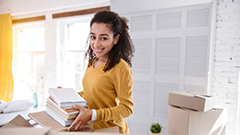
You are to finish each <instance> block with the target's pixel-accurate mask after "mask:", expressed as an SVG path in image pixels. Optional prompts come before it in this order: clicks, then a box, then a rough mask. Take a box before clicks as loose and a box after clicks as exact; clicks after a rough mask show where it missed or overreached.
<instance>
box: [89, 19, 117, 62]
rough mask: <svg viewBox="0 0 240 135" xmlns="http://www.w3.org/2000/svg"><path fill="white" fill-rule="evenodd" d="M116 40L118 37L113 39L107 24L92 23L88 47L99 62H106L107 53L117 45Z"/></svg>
mask: <svg viewBox="0 0 240 135" xmlns="http://www.w3.org/2000/svg"><path fill="white" fill-rule="evenodd" d="M118 39H119V35H117V36H116V37H115V38H114V36H113V32H112V31H111V30H110V29H109V28H108V27H107V24H104V23H93V24H92V26H91V28H90V45H91V48H92V50H93V52H94V53H95V55H96V56H97V57H98V59H99V60H103V61H107V60H108V57H109V52H110V51H111V49H112V48H113V46H114V45H115V44H117V42H118Z"/></svg>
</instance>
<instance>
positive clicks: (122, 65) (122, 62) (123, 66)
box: [116, 58, 130, 68]
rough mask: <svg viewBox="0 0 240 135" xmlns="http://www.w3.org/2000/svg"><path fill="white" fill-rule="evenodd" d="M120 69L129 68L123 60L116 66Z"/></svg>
mask: <svg viewBox="0 0 240 135" xmlns="http://www.w3.org/2000/svg"><path fill="white" fill-rule="evenodd" d="M116 66H118V67H121V68H130V67H129V65H128V63H127V62H126V61H125V60H124V59H122V58H121V59H120V61H119V63H118V64H117V65H116Z"/></svg>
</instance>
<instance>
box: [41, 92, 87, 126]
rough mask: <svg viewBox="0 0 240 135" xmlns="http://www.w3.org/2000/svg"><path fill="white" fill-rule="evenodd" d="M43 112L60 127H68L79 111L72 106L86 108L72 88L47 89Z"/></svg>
mask: <svg viewBox="0 0 240 135" xmlns="http://www.w3.org/2000/svg"><path fill="white" fill-rule="evenodd" d="M49 94H50V97H49V98H48V99H47V103H46V109H45V112H46V113H47V114H48V115H49V116H51V117H52V118H53V119H54V120H56V121H57V122H58V123H59V124H61V125H62V126H64V127H66V126H70V125H71V124H72V122H73V121H74V119H75V118H76V117H77V115H78V113H79V110H77V109H74V108H73V105H79V106H83V107H86V106H87V102H86V101H85V100H84V99H83V98H82V97H81V96H80V95H79V94H78V93H77V92H76V91H75V90H74V89H72V88H49Z"/></svg>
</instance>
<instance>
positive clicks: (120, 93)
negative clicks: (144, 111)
mask: <svg viewBox="0 0 240 135" xmlns="http://www.w3.org/2000/svg"><path fill="white" fill-rule="evenodd" d="M89 43H90V45H89V48H88V51H87V53H86V56H88V59H89V61H88V62H89V63H88V67H87V69H86V72H85V75H84V78H83V80H82V83H83V91H81V92H79V94H80V95H81V96H82V97H83V98H84V99H85V100H86V101H87V102H88V108H89V109H86V108H83V107H80V106H74V107H75V108H77V109H79V110H80V113H79V115H78V117H77V118H76V119H75V120H74V122H73V123H72V125H71V126H70V127H69V128H68V130H81V129H82V128H83V127H84V125H85V124H86V123H87V122H88V121H89V120H92V121H94V127H93V129H94V130H96V129H101V128H107V127H112V126H118V127H119V132H120V133H129V129H128V126H127V123H126V121H125V120H124V118H126V117H129V116H130V115H131V114H132V108H133V102H132V85H133V81H132V72H131V69H130V67H131V66H132V64H131V58H132V57H133V52H134V46H133V44H132V41H131V39H130V36H129V33H128V25H127V19H126V18H122V17H119V15H118V14H116V13H114V12H111V11H100V12H98V13H96V14H95V15H94V18H93V19H92V20H91V23H90V41H89Z"/></svg>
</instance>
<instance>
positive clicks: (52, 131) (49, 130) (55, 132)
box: [0, 111, 119, 135]
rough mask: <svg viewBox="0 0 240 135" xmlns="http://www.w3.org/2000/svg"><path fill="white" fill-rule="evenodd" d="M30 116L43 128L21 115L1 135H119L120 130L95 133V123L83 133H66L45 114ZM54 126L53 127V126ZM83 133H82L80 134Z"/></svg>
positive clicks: (2, 130)
mask: <svg viewBox="0 0 240 135" xmlns="http://www.w3.org/2000/svg"><path fill="white" fill-rule="evenodd" d="M29 116H30V117H31V118H33V119H34V120H37V121H36V122H37V123H38V124H41V125H42V126H43V128H34V127H33V125H31V124H30V123H29V121H28V120H25V119H24V118H23V117H22V116H21V115H18V116H16V117H15V118H14V119H13V120H11V121H10V122H9V123H7V124H6V125H4V126H3V127H1V128H0V134H1V135H5V134H7V135H22V134H24V135H71V134H73V135H77V134H78V135H79V134H82V135H102V134H107V133H111V134H113V135H114V134H119V128H118V127H117V126H115V127H110V128H104V129H99V130H95V131H93V129H92V128H93V122H91V121H90V122H88V123H87V125H85V127H84V129H83V130H81V131H66V128H67V127H63V126H62V125H60V124H59V123H58V122H56V121H55V120H53V119H52V118H51V117H50V116H48V115H47V114H46V113H45V112H43V111H42V112H36V113H30V114H29ZM40 122H41V123H40ZM52 124H53V125H52ZM80 132H81V133H80Z"/></svg>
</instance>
